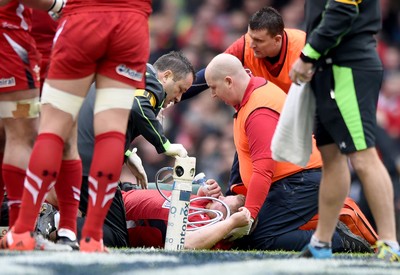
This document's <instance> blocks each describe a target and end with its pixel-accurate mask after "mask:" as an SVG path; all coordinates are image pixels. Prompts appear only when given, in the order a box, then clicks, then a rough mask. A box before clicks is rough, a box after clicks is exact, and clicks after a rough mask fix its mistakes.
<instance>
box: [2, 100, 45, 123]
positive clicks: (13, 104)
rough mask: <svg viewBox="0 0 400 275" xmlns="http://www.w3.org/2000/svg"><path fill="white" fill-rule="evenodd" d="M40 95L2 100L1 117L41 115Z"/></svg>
mask: <svg viewBox="0 0 400 275" xmlns="http://www.w3.org/2000/svg"><path fill="white" fill-rule="evenodd" d="M39 109H40V105H39V97H34V98H29V99H22V100H15V101H1V102H0V118H35V117H38V116H39Z"/></svg>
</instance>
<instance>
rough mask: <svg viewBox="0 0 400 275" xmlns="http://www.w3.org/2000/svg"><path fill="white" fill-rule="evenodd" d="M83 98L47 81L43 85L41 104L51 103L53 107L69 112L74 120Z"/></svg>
mask: <svg viewBox="0 0 400 275" xmlns="http://www.w3.org/2000/svg"><path fill="white" fill-rule="evenodd" d="M83 100H84V98H83V97H80V96H76V95H73V94H70V93H67V92H64V91H61V90H59V89H56V88H54V87H51V86H50V85H49V84H47V83H44V85H43V91H42V98H41V104H51V105H52V106H53V107H54V108H57V109H60V110H61V111H64V112H66V113H68V114H70V115H71V116H72V119H73V120H76V117H77V116H78V113H79V110H80V109H81V106H82V103H83Z"/></svg>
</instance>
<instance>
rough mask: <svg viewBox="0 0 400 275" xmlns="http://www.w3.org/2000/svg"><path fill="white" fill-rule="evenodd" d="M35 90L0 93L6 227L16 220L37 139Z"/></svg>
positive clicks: (36, 96) (37, 98)
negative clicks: (27, 169)
mask: <svg viewBox="0 0 400 275" xmlns="http://www.w3.org/2000/svg"><path fill="white" fill-rule="evenodd" d="M38 96H39V90H38V89H30V90H24V91H16V92H10V93H0V108H1V110H2V111H1V112H0V113H1V118H2V121H3V123H4V130H5V136H6V143H5V149H4V159H3V165H2V174H3V175H2V176H3V179H4V183H5V186H6V190H7V198H8V207H9V226H10V227H12V226H13V225H14V223H15V221H16V219H17V217H18V213H19V209H20V205H21V198H22V192H23V186H24V179H25V170H26V168H27V167H28V160H29V156H30V154H31V151H32V146H33V143H34V141H35V138H36V135H37V126H38V115H39V109H38V102H39V97H38Z"/></svg>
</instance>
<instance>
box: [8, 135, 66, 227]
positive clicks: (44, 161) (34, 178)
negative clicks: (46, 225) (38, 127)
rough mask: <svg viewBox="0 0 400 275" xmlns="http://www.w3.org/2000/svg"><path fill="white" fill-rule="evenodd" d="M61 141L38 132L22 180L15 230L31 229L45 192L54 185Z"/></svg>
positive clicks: (60, 152)
mask: <svg viewBox="0 0 400 275" xmlns="http://www.w3.org/2000/svg"><path fill="white" fill-rule="evenodd" d="M63 148H64V142H63V140H62V138H61V137H59V136H57V135H55V134H51V133H44V134H40V135H39V136H38V137H37V139H36V142H35V145H34V146H33V151H32V155H31V158H30V160H29V166H28V170H27V171H26V178H25V183H24V193H23V195H22V204H21V209H20V211H19V216H18V219H17V221H16V222H15V226H14V231H15V233H23V232H26V231H33V230H34V228H35V222H36V218H37V216H38V213H39V209H40V207H41V205H42V203H43V201H44V199H45V195H46V194H47V192H48V191H49V190H50V189H51V188H52V187H53V186H54V184H55V183H56V179H57V176H58V173H59V171H60V166H61V160H62V155H63Z"/></svg>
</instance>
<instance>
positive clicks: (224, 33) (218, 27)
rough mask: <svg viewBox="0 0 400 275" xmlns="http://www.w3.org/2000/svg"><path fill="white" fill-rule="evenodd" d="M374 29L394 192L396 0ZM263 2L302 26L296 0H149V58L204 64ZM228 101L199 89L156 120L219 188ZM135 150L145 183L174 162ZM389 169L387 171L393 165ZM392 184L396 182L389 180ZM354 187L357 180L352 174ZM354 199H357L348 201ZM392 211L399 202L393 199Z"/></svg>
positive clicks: (228, 152)
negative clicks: (175, 57)
mask: <svg viewBox="0 0 400 275" xmlns="http://www.w3.org/2000/svg"><path fill="white" fill-rule="evenodd" d="M380 2H381V10H382V26H383V28H382V31H381V32H380V33H379V35H378V37H377V38H378V51H379V54H380V56H381V59H382V62H383V64H384V67H385V77H384V82H383V85H382V89H381V94H380V98H379V104H378V105H379V106H378V108H379V111H378V122H379V125H380V126H381V127H382V129H383V131H382V132H381V133H380V135H381V136H380V138H381V140H383V143H382V144H383V145H382V148H383V147H385V148H386V150H382V152H381V154H382V157H384V158H385V163H392V164H393V163H394V164H395V166H394V167H391V175H392V178H393V180H394V185H395V189H396V188H397V189H396V193H397V194H398V193H399V191H397V190H398V185H399V182H398V175H399V171H400V1H399V0H380ZM263 6H272V7H274V8H276V9H277V10H278V11H279V12H280V13H281V14H282V16H283V19H284V22H285V27H287V28H299V29H304V22H303V14H304V0H190V1H187V0H186V1H185V0H153V10H154V11H153V15H152V16H151V18H150V33H151V42H150V44H151V56H150V61H149V62H150V63H153V62H154V61H155V60H156V59H157V58H158V57H160V56H161V55H162V54H165V53H168V52H169V51H171V50H181V51H183V52H184V54H185V55H186V56H187V57H188V58H189V59H190V60H191V62H192V63H193V65H194V67H195V69H196V70H199V69H202V68H205V66H206V65H207V64H208V62H209V61H210V60H211V59H212V58H213V57H214V56H215V55H217V54H219V53H221V52H223V51H224V50H225V49H226V48H227V47H228V46H229V45H230V44H231V43H232V42H234V41H235V40H236V39H238V38H239V37H240V36H241V35H243V34H244V33H245V32H246V30H247V23H248V20H249V18H250V16H251V15H252V14H253V13H254V12H256V11H257V10H259V9H260V8H262V7H263ZM233 113H234V111H233V109H232V108H231V107H230V106H227V105H225V104H224V103H221V102H219V101H218V100H216V99H212V98H211V96H210V93H209V92H208V91H207V92H204V93H202V94H201V95H199V96H197V97H194V98H192V99H189V100H186V101H184V102H181V103H179V104H177V105H175V106H173V107H172V108H169V109H167V110H165V111H164V115H165V117H164V118H163V119H162V124H163V126H164V128H165V130H166V136H167V137H168V138H169V139H170V140H171V142H176V143H181V144H183V145H184V146H185V148H186V149H187V150H188V152H189V156H193V157H196V172H197V173H198V172H204V173H205V174H206V176H207V178H214V179H217V180H218V181H219V183H220V184H221V185H223V188H224V190H225V188H226V184H227V182H228V179H229V171H230V168H231V165H232V160H233V155H234V152H235V149H234V144H233V138H232V120H233V119H232V115H233ZM135 143H136V144H137V146H138V148H139V152H138V153H139V155H140V156H141V158H142V160H143V163H144V167H145V169H146V171H147V174H148V178H149V181H154V175H155V173H156V172H157V171H158V170H159V169H160V168H162V167H166V166H169V167H172V166H173V164H174V160H173V159H171V158H168V157H165V156H164V155H163V154H161V155H158V154H157V152H156V151H155V149H154V148H153V147H152V146H151V145H150V144H149V143H147V142H146V141H145V140H144V139H142V138H138V139H136V141H135ZM393 169H394V170H393ZM396 181H397V182H396ZM354 182H355V188H353V189H354V190H357V184H356V183H357V179H356V178H355V179H354ZM354 190H353V193H354V196H358V193H359V192H356V191H354ZM356 199H358V198H356ZM397 201H398V203H397V205H396V207H397V209H400V200H397Z"/></svg>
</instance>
